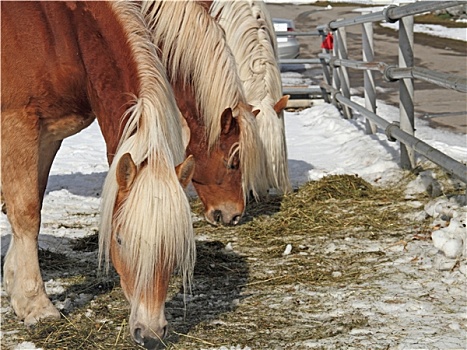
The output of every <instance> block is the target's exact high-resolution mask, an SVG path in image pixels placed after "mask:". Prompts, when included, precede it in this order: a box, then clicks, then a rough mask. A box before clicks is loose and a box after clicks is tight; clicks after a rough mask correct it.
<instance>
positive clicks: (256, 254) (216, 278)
mask: <svg viewBox="0 0 467 350" xmlns="http://www.w3.org/2000/svg"><path fill="white" fill-rule="evenodd" d="M192 205H193V206H194V207H195V211H199V212H201V211H202V205H201V204H200V202H199V201H197V202H193V203H192ZM407 208H408V207H406V204H405V199H404V195H403V193H402V191H401V190H400V189H397V188H391V189H388V188H385V189H382V188H376V187H373V186H371V185H370V184H369V183H367V182H366V181H364V180H363V179H361V178H359V177H356V176H348V175H339V176H329V177H326V178H323V179H321V180H320V181H314V182H309V183H307V184H305V185H304V186H303V187H301V188H300V189H299V190H298V191H296V192H295V193H292V194H290V195H287V196H284V197H278V196H271V197H270V198H269V199H268V200H266V201H263V202H261V203H249V205H248V208H247V213H246V215H245V220H244V222H243V224H241V225H239V226H236V227H225V226H220V227H213V226H211V225H209V224H207V223H205V222H203V221H200V222H197V223H195V231H196V234H197V235H198V237H199V240H198V242H197V256H198V260H197V264H196V267H195V278H194V284H193V287H192V294H191V296H187V295H186V294H185V292H184V291H183V290H182V289H181V287H180V286H181V283H180V280H179V279H178V278H174V279H173V281H172V283H171V285H170V288H169V297H168V301H167V303H166V311H167V317H168V319H169V322H170V325H171V329H172V331H171V333H170V335H169V337H168V339H167V345H168V348H169V349H200V348H208V347H219V346H221V345H232V344H240V345H243V346H247V345H248V346H250V347H252V348H261V349H264V348H274V347H282V348H294V349H295V348H297V349H298V348H300V346H299V345H297V346H293V345H292V344H300V342H301V341H305V340H307V339H321V338H326V337H333V336H338V335H339V334H342V333H348V332H349V331H350V330H352V329H354V328H364V327H367V326H368V320H367V318H366V317H365V316H364V315H362V314H359V313H355V312H354V313H350V314H344V315H342V317H335V316H332V315H329V312H330V311H331V310H332V308H333V307H334V305H332V304H329V303H327V302H324V301H323V299H322V296H321V294H320V293H325V291H326V290H340V289H344V288H368V293H370V294H371V293H374V294H375V295H378V293H379V291H378V288H377V287H375V286H372V287H371V288H370V287H369V286H368V284H367V280H368V279H369V276H371V278H376V276H375V272H374V270H373V267H374V266H375V265H377V264H384V263H385V262H387V261H388V258H387V257H386V254H385V252H384V251H380V250H378V251H368V250H364V249H358V246H359V242H371V241H372V240H373V241H376V240H382V239H386V238H387V237H393V241H397V240H399V239H401V238H400V237H403V236H404V235H405V234H406V233H407V230H412V229H413V230H417V229H419V230H423V229H424V228H423V223H417V225H418V228H417V229H416V228H414V227H415V225H414V223H412V222H407V221H406V219H403V218H402V217H401V214H402V213H404V212H405V211H406V210H407ZM229 243H230V244H229ZM227 244H229V247H228V249H227ZM287 244H291V245H292V247H293V248H292V252H291V253H290V254H289V255H283V252H284V249H285V246H286V245H287ZM73 247H74V248H73V249H74V250H75V252H83V253H86V254H90V253H89V252H92V251H93V250H97V241H96V236H90V237H88V238H86V239H82V240H77V241H76V242H75V243H74V245H73ZM92 256H93V258H92V259H91V260H89V261H86V262H84V263H83V262H82V261H80V260H78V259H77V258H76V257H75V258H72V257H69V256H65V255H63V254H59V253H52V252H42V253H41V259H42V262H41V266H42V269H43V270H44V273H45V274H47V273H49V272H50V270H51V269H52V270H54V269H57V268H58V269H59V270H60V272H65V271H67V272H68V273H70V271H74V272H73V273H72V274H71V275H70V276H68V277H66V278H63V280H62V281H63V282H64V284H65V286H68V287H66V288H67V290H66V292H65V293H62V294H60V295H53V296H52V300H53V301H54V302H57V301H60V302H63V301H64V300H66V299H67V298H69V299H70V298H71V299H73V298H76V299H79V296H82V295H91V296H92V300H91V301H89V302H87V303H85V304H84V305H81V306H79V305H78V306H76V307H74V308H71V310H70V311H69V312H64V313H63V317H62V319H61V320H59V321H56V322H41V323H39V324H38V325H37V326H35V327H33V328H31V329H26V328H24V327H23V326H22V325H21V323H20V322H18V321H17V320H16V319H15V317H14V315H13V313H12V312H10V313H7V314H6V315H5V317H4V319H3V320H2V322H3V324H2V332H4V333H8V332H17V333H16V334H15V335H14V338H15V339H14V342H18V341H31V342H33V343H35V344H36V346H38V347H42V348H43V349H138V348H140V347H138V346H137V345H136V344H135V343H134V342H133V341H132V339H131V337H130V335H129V332H128V325H127V322H128V316H129V305H128V303H127V301H126V299H125V298H124V296H123V293H122V291H121V288H120V287H119V286H118V284H119V283H118V278H117V277H116V275H115V274H113V275H111V276H110V277H109V279H108V280H107V282H103V281H102V278H100V277H98V276H97V273H96V271H97V259H96V258H95V255H92ZM4 299H5V298H3V299H2V307H7V306H8V304H7V303H6V301H5V300H4ZM185 300H188V302H187V304H185ZM322 315H327V316H322ZM18 330H19V331H18ZM9 339H10V340H9V341H10V342H11V338H9ZM7 345H8V344H6V340H5V337H3V338H2V346H5V347H7Z"/></svg>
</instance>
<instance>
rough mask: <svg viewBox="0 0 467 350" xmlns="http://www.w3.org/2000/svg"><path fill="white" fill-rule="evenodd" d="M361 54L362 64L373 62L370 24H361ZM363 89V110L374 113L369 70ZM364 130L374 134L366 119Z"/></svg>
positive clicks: (373, 89)
mask: <svg viewBox="0 0 467 350" xmlns="http://www.w3.org/2000/svg"><path fill="white" fill-rule="evenodd" d="M363 14H365V13H363ZM362 54H363V61H364V62H373V60H374V48H373V23H372V22H370V23H363V24H362ZM363 87H364V90H365V95H364V98H365V108H366V109H368V110H369V111H371V112H373V113H376V88H375V79H374V76H373V72H372V71H371V70H364V71H363ZM365 130H366V133H367V134H374V133H376V125H375V124H374V123H373V122H372V121H371V120H369V119H368V118H366V119H365Z"/></svg>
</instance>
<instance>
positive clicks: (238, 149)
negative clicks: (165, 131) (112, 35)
mask: <svg viewBox="0 0 467 350" xmlns="http://www.w3.org/2000/svg"><path fill="white" fill-rule="evenodd" d="M142 12H143V14H144V15H145V18H146V21H147V22H148V24H149V26H150V28H151V31H152V34H153V41H154V43H155V44H156V45H157V46H158V47H159V49H160V57H161V60H162V63H163V64H164V65H165V66H166V68H167V71H168V76H169V79H170V82H171V84H172V87H173V89H174V92H175V97H176V100H177V104H178V107H179V109H180V111H181V113H182V115H183V117H184V118H185V120H186V122H187V124H188V127H189V129H190V139H189V143H188V146H187V154H193V155H194V156H195V159H196V169H195V173H194V175H193V179H192V182H193V185H194V187H195V189H196V191H197V193H198V195H199V197H200V199H201V201H202V202H203V204H204V206H205V217H206V219H207V220H208V221H209V222H211V223H213V224H218V223H224V224H237V223H238V222H239V220H240V218H241V216H242V214H243V212H244V209H245V200H246V194H247V193H248V192H249V191H252V192H253V193H254V195H255V196H256V195H257V194H258V193H262V192H264V177H263V176H262V174H261V173H260V169H261V168H260V167H259V164H260V163H261V161H262V159H263V158H264V157H263V155H262V153H261V150H262V149H261V144H260V143H259V142H260V140H259V135H258V131H257V127H256V120H255V115H256V114H257V112H258V111H255V112H252V107H251V106H250V105H249V104H248V103H247V101H246V98H245V94H244V91H243V85H242V82H241V80H240V79H239V76H238V72H237V67H236V64H235V60H234V57H233V55H232V53H231V51H230V49H229V47H228V45H227V43H226V41H225V37H224V34H223V31H222V29H221V27H220V26H219V25H218V24H217V23H216V21H215V20H214V19H213V18H212V17H211V16H209V14H208V13H207V11H206V9H205V8H204V7H203V6H202V5H201V4H200V2H198V1H143V2H142Z"/></svg>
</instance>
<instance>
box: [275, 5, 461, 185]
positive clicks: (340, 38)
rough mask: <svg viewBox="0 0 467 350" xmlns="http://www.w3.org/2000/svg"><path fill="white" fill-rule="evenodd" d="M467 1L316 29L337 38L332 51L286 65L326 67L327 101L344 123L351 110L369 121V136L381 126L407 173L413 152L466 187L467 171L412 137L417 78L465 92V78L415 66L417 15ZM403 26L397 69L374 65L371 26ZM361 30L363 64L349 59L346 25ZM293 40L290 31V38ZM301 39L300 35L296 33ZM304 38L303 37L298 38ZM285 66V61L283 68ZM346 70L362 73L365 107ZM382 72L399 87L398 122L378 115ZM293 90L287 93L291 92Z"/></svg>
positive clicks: (392, 9)
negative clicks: (377, 83)
mask: <svg viewBox="0 0 467 350" xmlns="http://www.w3.org/2000/svg"><path fill="white" fill-rule="evenodd" d="M464 3H465V2H464V1H420V2H416V3H412V4H408V5H404V6H395V5H390V6H389V7H386V8H385V9H384V10H382V11H378V12H374V13H366V14H363V15H361V16H358V17H355V18H351V19H340V20H335V21H331V22H330V23H328V24H326V25H320V26H318V27H317V32H308V33H306V34H307V35H310V33H312V34H313V35H320V36H321V37H322V38H323V40H324V38H325V36H326V35H327V33H330V32H332V33H333V35H334V49H333V50H332V52H325V53H321V54H319V55H318V58H317V59H316V58H315V59H300V60H284V62H287V64H291V63H294V62H293V61H295V63H299V62H300V63H301V64H305V63H310V64H318V63H320V64H321V66H322V68H323V82H322V83H321V84H320V86H319V90H320V91H321V92H322V93H323V97H324V98H325V100H326V101H327V102H330V103H333V104H335V105H336V106H337V107H339V108H340V109H341V111H342V114H343V116H344V117H345V118H352V111H356V112H358V113H360V114H361V115H362V116H364V117H365V118H366V132H367V133H375V132H376V126H379V127H381V128H382V129H383V130H384V131H385V133H386V135H387V137H388V140H390V141H396V140H398V141H400V143H401V155H400V163H401V167H402V168H404V169H413V168H415V166H416V164H415V153H418V154H421V155H423V156H425V157H426V158H427V159H429V160H430V161H432V162H433V163H435V164H437V165H439V166H440V167H442V168H443V169H445V170H446V171H447V172H448V173H449V174H451V175H454V176H455V177H457V178H458V179H460V180H461V181H463V182H464V183H467V166H466V165H465V164H462V163H460V162H458V161H457V160H455V159H453V158H451V157H449V156H448V155H446V154H443V153H441V152H440V151H438V150H436V149H435V148H433V147H431V146H430V145H428V144H426V143H425V142H423V141H421V140H419V139H417V138H416V137H415V136H414V132H415V129H414V115H415V113H414V79H417V80H422V81H425V82H429V83H432V84H435V85H437V86H441V87H443V88H447V89H452V90H455V91H459V92H464V93H465V92H467V79H466V77H465V76H463V77H459V76H456V75H453V74H446V73H443V72H436V71H433V70H429V69H425V68H420V67H415V66H414V53H413V44H414V40H413V26H414V20H413V16H414V15H416V14H420V13H424V12H428V11H434V10H439V9H445V8H448V7H452V6H456V5H460V4H464ZM383 20H385V21H387V22H397V21H398V22H399V59H398V65H397V66H396V65H389V64H387V63H384V62H375V61H374V49H373V27H372V24H373V22H377V21H383ZM357 24H359V25H362V61H357V60H351V59H349V58H348V53H347V40H346V30H345V28H346V27H347V26H351V25H357ZM291 34H292V35H293V33H290V32H288V33H287V35H291ZM295 34H296V35H298V34H299V33H295ZM300 34H301V35H302V34H303V35H304V34H305V33H300ZM282 62H283V61H281V63H282ZM348 69H357V70H363V74H364V76H363V78H364V82H363V84H364V101H365V102H364V106H361V105H359V104H357V103H355V102H353V101H351V96H350V80H349V74H348ZM375 72H377V73H381V74H382V76H383V77H384V78H385V79H386V80H388V81H398V82H399V122H397V123H389V122H387V121H386V120H384V119H383V118H381V117H380V116H378V115H377V114H376V87H375V81H374V76H373V73H375ZM316 90H318V89H316V88H315V89H313V92H312V89H309V90H307V89H298V91H296V92H298V93H301V94H305V93H306V91H309V93H310V94H312V93H316ZM286 91H287V88H286V87H284V92H286ZM293 92H295V91H294V90H291V91H288V92H286V93H293Z"/></svg>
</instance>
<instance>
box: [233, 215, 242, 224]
mask: <svg viewBox="0 0 467 350" xmlns="http://www.w3.org/2000/svg"><path fill="white" fill-rule="evenodd" d="M241 218H242V216H241V215H235V216H234V217H233V218H232V220H231V221H230V225H237V224H238V223H239V222H240V219H241Z"/></svg>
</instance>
